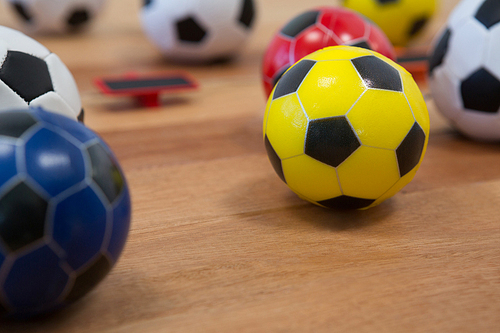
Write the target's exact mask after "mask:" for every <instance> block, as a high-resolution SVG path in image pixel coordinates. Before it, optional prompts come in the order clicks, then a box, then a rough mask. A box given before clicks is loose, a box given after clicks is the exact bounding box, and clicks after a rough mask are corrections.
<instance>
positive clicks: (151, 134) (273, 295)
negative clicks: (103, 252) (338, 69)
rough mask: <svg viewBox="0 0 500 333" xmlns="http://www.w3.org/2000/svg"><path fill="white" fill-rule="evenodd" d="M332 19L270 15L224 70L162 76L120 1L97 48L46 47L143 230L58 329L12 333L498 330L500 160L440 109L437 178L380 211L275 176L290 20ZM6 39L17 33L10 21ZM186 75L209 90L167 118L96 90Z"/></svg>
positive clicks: (75, 40) (430, 168) (435, 119)
mask: <svg viewBox="0 0 500 333" xmlns="http://www.w3.org/2000/svg"><path fill="white" fill-rule="evenodd" d="M456 2H457V1H456V0H443V1H441V3H442V9H441V11H440V13H439V14H438V15H437V17H436V19H435V20H434V22H433V23H432V25H431V27H430V28H429V29H428V31H426V33H425V34H424V36H422V37H421V38H420V39H419V40H417V41H416V42H415V45H418V46H422V45H427V44H428V43H429V41H430V40H431V39H432V37H433V35H434V34H435V33H436V31H437V30H438V29H439V27H440V26H441V25H442V24H443V22H444V21H445V18H446V16H447V14H448V13H449V11H450V10H451V8H452V7H453V5H454V4H455V3H456ZM326 3H328V2H326V1H319V0H311V1H308V2H307V3H306V2H303V1H299V0H261V1H259V19H258V22H257V28H256V31H255V34H254V35H253V37H252V39H251V41H250V43H249V45H248V47H247V48H246V49H245V51H244V53H243V54H242V56H241V57H240V58H239V59H238V60H237V61H235V62H233V63H229V64H218V65H215V66H209V67H203V66H195V67H186V66H179V65H174V64H171V63H168V62H166V61H164V60H162V58H161V56H160V55H159V53H158V52H157V51H156V49H155V48H154V47H153V46H152V45H151V44H150V43H149V42H148V41H147V39H146V38H145V37H144V35H143V34H142V32H141V29H140V25H139V21H138V18H137V11H138V8H139V6H140V1H135V0H109V2H108V6H107V7H106V10H105V13H104V15H103V16H102V17H101V18H100V19H99V20H98V21H97V22H96V25H95V26H94V27H93V28H92V29H91V30H90V31H88V32H87V33H85V34H82V35H76V36H70V37H67V36H63V37H54V36H42V37H38V38H37V39H38V40H40V41H41V42H42V43H43V44H45V45H47V46H48V47H49V48H50V49H51V50H52V51H53V52H55V53H57V54H58V55H59V56H60V57H61V58H62V59H63V61H64V62H65V63H66V64H67V65H68V67H69V68H70V70H71V71H72V72H73V74H74V76H75V78H76V80H77V83H78V85H79V87H80V90H81V94H82V100H83V104H84V106H85V108H86V110H87V121H86V124H87V125H88V126H89V127H91V128H93V129H95V130H96V131H97V132H98V133H100V134H101V135H102V136H103V137H104V139H105V140H106V141H107V142H108V143H109V144H110V146H111V147H112V148H113V150H114V151H115V153H116V154H117V156H118V158H119V159H120V161H121V164H122V166H123V168H124V171H125V173H126V176H127V178H128V181H129V184H130V188H131V194H132V200H133V224H132V229H131V233H130V237H129V241H128V243H127V246H126V248H125V251H124V253H123V256H122V258H121V259H120V261H119V262H118V264H117V266H116V267H115V268H114V269H113V271H112V272H111V274H110V275H109V276H108V277H107V278H106V279H105V280H104V281H103V282H102V283H101V284H100V285H99V286H98V287H97V288H96V289H95V290H94V291H93V292H92V293H90V294H89V295H88V296H87V297H85V298H84V299H83V300H81V301H80V302H78V303H77V304H75V305H73V306H71V307H69V308H67V309H65V310H63V311H61V312H59V313H57V314H55V315H52V316H49V317H47V318H44V319H40V320H36V321H34V322H28V323H12V322H6V323H5V322H2V323H0V331H1V332H23V331H30V332H89V331H92V332H95V333H101V332H103V333H104V332H126V333H128V332H168V331H175V332H199V331H203V332H255V331H264V332H290V331H300V332H304V331H314V332H319V331H325V332H333V331H342V332H345V331H355V332H402V331H408V332H412V331H420V332H422V331H424V332H451V331H454V332H472V331H474V332H478V331H480V332H497V331H498V327H499V326H500V265H499V264H500V247H499V246H498V244H499V240H500V230H499V218H498V216H499V213H500V208H499V207H500V168H499V165H500V146H498V145H496V144H480V143H475V142H472V141H468V140H466V139H464V138H462V137H460V136H458V135H457V134H456V133H454V132H453V131H452V130H451V129H450V127H449V125H448V124H447V123H446V121H445V120H444V119H443V118H442V117H441V116H439V114H437V112H436V109H435V106H434V104H433V102H432V100H431V99H430V97H428V98H427V101H428V106H429V111H430V116H431V137H430V141H429V148H428V152H427V156H426V158H425V160H424V162H423V164H422V167H421V169H420V170H419V172H418V173H417V176H416V177H415V179H414V180H413V182H412V183H410V184H409V185H408V186H407V187H406V188H405V189H404V190H403V191H401V193H399V194H397V195H396V196H395V197H394V198H392V199H390V200H388V201H387V202H386V203H384V204H382V205H381V206H379V207H377V208H374V209H371V210H369V211H365V212H357V211H356V212H335V211H329V210H325V209H321V208H319V207H316V206H314V205H311V204H308V203H306V202H304V201H302V200H300V199H298V198H297V197H296V196H295V195H294V194H293V193H292V192H291V191H290V190H289V189H288V188H287V187H286V186H285V185H284V184H283V183H282V182H281V181H280V180H279V178H278V177H277V176H276V175H275V173H274V171H273V169H272V167H271V165H270V163H269V161H268V160H267V155H266V153H265V150H264V147H263V144H262V116H263V113H264V106H265V101H264V98H263V90H262V87H261V84H260V62H261V57H262V53H263V50H264V49H265V47H266V45H267V43H268V41H269V40H270V38H271V36H272V34H273V33H274V31H276V29H278V28H279V27H280V26H281V25H282V24H283V23H284V22H286V21H287V20H288V19H289V18H290V17H292V16H293V15H295V14H297V13H299V12H301V11H303V10H305V9H308V8H310V7H312V6H317V5H322V4H326ZM329 3H335V1H331V2H329ZM0 23H1V24H5V25H9V26H15V23H14V21H12V18H11V17H10V16H9V15H8V13H7V12H5V11H3V12H2V13H1V14H0ZM171 69H186V70H189V71H190V72H191V73H193V75H194V76H195V77H197V78H198V79H199V80H200V83H201V89H200V90H199V91H198V92H194V93H188V94H179V95H175V96H172V97H164V98H163V100H162V102H163V107H161V108H160V109H158V110H146V109H143V108H140V107H138V106H136V105H135V104H134V103H133V102H132V101H131V100H129V99H127V98H117V99H116V98H110V97H105V96H101V95H99V94H98V92H97V90H96V89H95V88H94V87H93V85H92V79H93V78H94V77H96V76H108V75H115V74H122V73H125V72H128V71H138V72H152V71H166V70H171ZM424 93H425V94H426V95H427V96H428V92H427V91H426V90H425V88H424Z"/></svg>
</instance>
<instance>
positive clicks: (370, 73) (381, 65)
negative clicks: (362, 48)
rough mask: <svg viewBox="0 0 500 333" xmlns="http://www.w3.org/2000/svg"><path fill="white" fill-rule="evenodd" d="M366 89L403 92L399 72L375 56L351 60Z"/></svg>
mask: <svg viewBox="0 0 500 333" xmlns="http://www.w3.org/2000/svg"><path fill="white" fill-rule="evenodd" d="M351 62H352V64H353V65H354V67H355V68H356V70H357V72H358V74H359V76H360V77H361V79H362V80H363V82H364V84H365V86H366V87H367V88H372V89H383V90H391V91H398V92H402V91H403V84H402V83H401V75H400V74H399V71H398V70H397V69H396V68H394V67H393V66H391V65H389V64H388V63H387V62H385V61H383V60H382V59H379V58H377V57H375V56H364V57H359V58H355V59H352V60H351Z"/></svg>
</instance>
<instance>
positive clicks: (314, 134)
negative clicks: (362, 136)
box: [305, 116, 361, 167]
mask: <svg viewBox="0 0 500 333" xmlns="http://www.w3.org/2000/svg"><path fill="white" fill-rule="evenodd" d="M360 146H361V143H360V142H359V140H358V137H357V136H356V134H355V133H354V131H353V129H352V127H351V125H350V124H349V122H348V121H347V119H346V117H344V116H341V117H331V118H323V119H317V120H311V121H310V122H309V125H308V128H307V135H306V145H305V153H306V155H308V156H310V157H312V158H314V159H316V160H318V161H320V162H323V163H325V164H328V165H331V166H333V167H338V166H339V165H340V164H341V163H342V162H344V161H345V160H346V159H347V158H348V157H349V156H351V154H352V153H353V152H354V151H355V150H356V149H358V148H359V147H360Z"/></svg>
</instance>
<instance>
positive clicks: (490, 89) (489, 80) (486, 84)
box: [460, 68, 500, 113]
mask: <svg viewBox="0 0 500 333" xmlns="http://www.w3.org/2000/svg"><path fill="white" fill-rule="evenodd" d="M460 89H461V92H462V99H463V103H464V107H465V108H466V109H469V110H475V111H480V112H487V113H495V112H498V109H499V108H500V81H499V80H498V79H497V78H496V77H494V76H493V75H492V74H491V73H490V72H488V71H487V70H486V69H484V68H481V69H480V70H478V71H476V72H475V73H474V74H472V75H471V76H469V77H468V78H467V79H466V80H465V81H463V82H462V85H461V88H460Z"/></svg>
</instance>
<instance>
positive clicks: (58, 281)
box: [0, 108, 131, 317]
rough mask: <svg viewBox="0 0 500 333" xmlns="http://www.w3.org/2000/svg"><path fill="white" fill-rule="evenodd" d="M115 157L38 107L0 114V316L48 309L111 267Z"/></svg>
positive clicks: (77, 294)
mask: <svg viewBox="0 0 500 333" xmlns="http://www.w3.org/2000/svg"><path fill="white" fill-rule="evenodd" d="M130 216H131V207H130V196H129V191H128V188H127V183H126V180H125V177H124V176H123V173H122V171H121V169H120V166H119V165H118V161H117V160H116V157H115V156H114V155H113V153H112V152H111V150H110V149H109V147H108V146H107V145H106V144H105V143H104V142H103V140H102V139H101V138H99V137H98V136H97V135H96V134H95V133H94V132H92V131H91V130H89V129H88V128H86V127H85V126H83V125H82V124H80V123H78V122H76V121H74V120H71V119H69V118H66V117H64V116H61V115H58V114H54V113H49V112H46V111H44V110H42V109H39V108H37V109H34V108H32V109H25V110H13V111H7V112H0V317H2V316H16V317H17V316H21V317H24V316H32V315H38V314H41V313H45V312H49V311H53V310H55V309H58V308H60V307H62V306H64V305H66V304H69V303H72V302H74V301H76V300H77V299H79V298H81V297H82V296H84V295H85V294H87V293H88V292H89V291H90V290H91V289H92V288H94V287H95V286H96V285H97V284H98V283H99V282H100V281H101V280H102V279H103V278H104V277H105V276H106V274H107V273H108V272H109V271H110V270H111V268H112V267H113V265H114V264H115V263H116V261H117V260H118V257H119V256H120V253H121V252H122V250H123V247H124V245H125V242H126V239H127V235H128V231H129V226H130Z"/></svg>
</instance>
